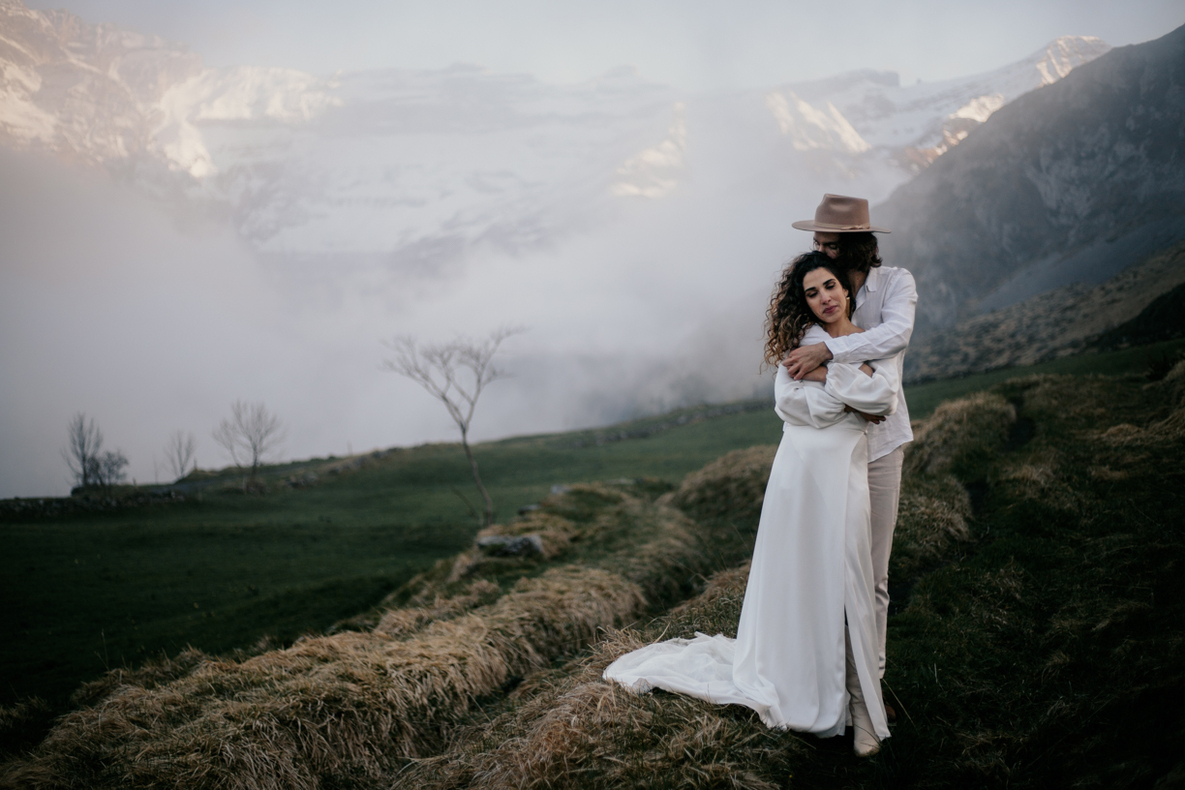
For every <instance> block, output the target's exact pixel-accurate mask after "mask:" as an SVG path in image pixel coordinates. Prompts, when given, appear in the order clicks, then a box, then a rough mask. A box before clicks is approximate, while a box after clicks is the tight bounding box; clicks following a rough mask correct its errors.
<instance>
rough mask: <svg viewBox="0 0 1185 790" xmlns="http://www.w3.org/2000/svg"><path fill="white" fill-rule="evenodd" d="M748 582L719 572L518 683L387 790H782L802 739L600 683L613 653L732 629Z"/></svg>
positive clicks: (734, 710) (741, 714)
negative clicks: (684, 597) (638, 623)
mask: <svg viewBox="0 0 1185 790" xmlns="http://www.w3.org/2000/svg"><path fill="white" fill-rule="evenodd" d="M747 576H748V568H747V566H746V567H742V568H737V569H732V570H729V571H725V572H722V573H720V574H717V575H716V576H714V577H712V579H711V580H710V581H709V583H708V586H707V588H706V589H705V590H704V592H703V593H701V594H700V595H699V596H697V597H695V598H693V599H691V600H689V601H686V602H684V603H683V604H681V605H680V606H679V607H677V608H676V609H674V610H672V612H671V613H670V614H668V615H667V616H665V617H663V618H660V619H659V620H656V621H654V622H652V623H651V624H649V625H648V626H647V627H646V628H645V629H644V630H643V631H632V630H627V631H615V632H611V633H609V634H608V635H607V637H606V638H605V639H604V640H603V641H602V642H600V643H599V644H598V645H597V646H596V648H595V650H594V651H593V652H592V653H591V655H589V656H588V657H586V658H585V659H583V660H581V661H579V662H575V663H573V664H571V665H569V666H567V667H565V668H563V669H562V670H559V671H556V672H552V673H544V674H543V675H542V676H540V677H538V678H536V679H534V680H533V681H529V682H528V683H526V684H524V686H523V688H522V689H520V690H518V691H517V692H516V693H515V695H514V696H515V698H516V700H515V701H516V703H517V704H516V706H515V707H513V708H512V709H511V710H509V711H508V712H506V713H504V714H503V715H501V716H499V717H498V718H496V719H495V720H493V721H492V722H488V723H481V724H476V725H473V726H471V727H469V728H468V729H466V730H462V731H461V732H459V733H458V734H457V737H456V738H455V739H454V743H453V748H452V749H450V750H449V751H448V752H446V753H445V754H443V755H440V756H439V757H436V758H432V759H429V760H423V761H417V762H416V763H415V764H414V765H411V766H409V767H408V768H407V769H406V770H405V771H403V772H401V773H400V774H399V775H398V776H397V777H396V779H395V782H394V784H393V788H417V790H446V788H461V787H465V788H488V789H489V790H494V789H495V788H507V789H509V788H542V787H579V788H613V787H642V788H645V787H688V788H693V787H694V788H700V787H729V788H750V789H751V790H767V789H768V788H775V787H782V786H784V782H785V777H786V776H787V775H788V774H789V769H790V765H791V763H792V762H793V760H794V759H795V758H801V757H802V756H803V755H804V754H805V753H807V752H808V751H809V750H810V749H811V748H812V747H810V746H809V745H808V741H807V740H805V739H803V738H802V737H800V736H798V735H795V734H793V733H784V732H777V731H773V730H769V729H768V728H766V727H765V726H764V725H762V724H761V722H760V720H759V719H757V717H756V716H755V715H753V714H752V713H751V712H750V711H748V710H746V709H744V708H739V707H736V706H729V707H723V706H718V705H711V704H709V703H705V702H701V701H699V700H695V699H691V698H689V697H684V696H681V695H673V694H664V693H655V694H646V695H636V694H632V693H630V692H628V691H626V690H624V689H622V688H621V687H619V686H617V685H615V684H611V683H608V682H606V681H604V680H602V679H601V673H602V672H603V671H604V669H605V667H606V666H608V664H609V663H611V662H612V661H613V660H614V659H616V658H617V657H618V656H620V655H622V654H624V653H627V652H629V651H631V650H635V649H637V648H638V647H641V646H642V645H644V644H647V643H649V642H651V641H654V640H655V639H657V638H660V637H662V638H669V637H672V636H691V635H692V634H693V632H694V630H696V629H697V628H699V629H702V630H709V631H717V630H728V629H729V628H730V627H731V628H733V629H735V624H736V617H737V615H738V613H739V611H740V604H741V600H742V598H743V596H744V588H745V582H746V579H747ZM713 625H717V626H723V628H717V629H714V628H712V626H713Z"/></svg>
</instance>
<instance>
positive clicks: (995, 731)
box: [0, 363, 1185, 790]
mask: <svg viewBox="0 0 1185 790" xmlns="http://www.w3.org/2000/svg"><path fill="white" fill-rule="evenodd" d="M1183 439H1185V363H1182V364H1179V365H1177V366H1176V367H1175V368H1174V369H1173V370H1172V372H1171V373H1170V374H1169V375H1168V376H1167V377H1166V378H1165V379H1163V380H1161V381H1155V382H1149V381H1148V378H1147V377H1146V376H1143V375H1127V376H1120V377H1096V376H1065V375H1063V376H1049V375H1044V376H1032V375H1030V376H1025V377H1021V378H1017V379H1013V380H1011V381H1009V382H1006V383H1004V384H1002V385H998V386H996V387H995V388H993V389H991V390H989V391H984V392H979V393H977V394H974V395H971V396H969V397H966V398H963V399H961V400H958V401H953V402H948V403H946V404H944V405H942V406H941V407H940V408H938V409H936V410H935V412H934V413H933V414H932V415H931V416H930V417H929V418H927V420H926V421H924V422H923V423H921V424H919V425H918V428H917V440H916V442H915V443H914V444H913V445H912V446H911V448H910V450H909V452H908V455H907V470H906V483H905V487H904V490H903V500H902V508H901V523H900V526H899V530H898V534H897V536H896V540H895V550H894V558H893V566H892V569H891V573H892V576H893V578H894V581H895V585H896V587H895V592H894V594H895V606H894V612H893V614H892V617H891V621H890V631H891V637H890V656H889V661H890V669H889V673H888V675H887V676H886V685H887V687H888V688H889V690H890V691H889V694H890V699H891V700H892V701H895V702H896V704H897V706H898V709H899V711H900V715H901V723H900V724H898V725H897V726H896V728H895V730H894V733H893V737H892V738H891V739H890V741H889V742H888V743H887V745H886V748H885V750H884V751H883V752H882V754H881V755H879V756H878V757H876V758H874V759H872V760H866V761H857V760H855V759H854V758H853V757H852V755H851V753H850V745H846V744H845V743H844V740H843V739H831V740H827V741H821V740H818V739H815V738H813V737H810V736H801V735H798V734H794V733H779V732H773V731H770V730H767V729H766V728H765V727H764V726H763V725H761V724H760V722H759V721H758V720H757V718H756V717H755V716H754V715H753V714H752V713H751V712H749V711H747V710H746V709H742V708H737V707H719V706H713V705H708V704H705V703H702V702H699V701H696V700H691V699H688V698H684V697H681V696H677V695H670V694H662V693H655V694H650V695H644V696H640V697H638V696H633V695H631V694H629V693H626V692H624V691H622V690H621V689H619V688H617V687H615V686H612V685H610V684H607V683H605V682H603V681H601V680H600V672H601V670H602V669H603V667H604V666H605V665H606V664H607V663H608V662H609V661H611V660H612V659H613V658H615V657H616V656H617V655H620V654H621V653H622V652H625V651H627V650H630V649H633V648H634V647H637V646H638V645H641V644H645V643H647V642H650V641H653V640H655V639H659V638H670V637H672V636H690V635H691V634H692V633H693V632H694V631H696V630H700V631H707V632H717V631H719V632H723V633H734V632H735V627H736V619H737V615H738V613H739V606H740V601H741V597H742V595H743V590H744V582H745V573H744V568H743V565H742V566H739V567H738V565H737V563H738V562H740V561H741V558H742V557H743V556H744V555H745V554H746V553H747V552H748V549H749V547H750V546H751V540H752V536H753V527H754V525H755V522H756V516H757V513H758V511H759V508H760V499H761V492H762V488H763V483H764V478H765V476H766V475H767V474H768V465H769V462H770V459H771V457H772V448H770V447H768V446H767V447H757V448H753V449H750V450H743V451H735V452H732V453H729V454H727V455H725V456H723V457H721V458H719V459H718V460H716V461H714V462H712V463H710V464H708V465H707V466H705V467H704V468H703V469H701V470H699V471H697V472H695V473H694V474H690V475H688V476H687V477H686V478H685V479H684V481H683V482H682V484H681V485H680V486H679V487H678V488H677V489H674V490H668V489H670V486H669V485H667V484H663V483H661V482H659V481H649V482H641V483H639V482H632V483H615V484H610V485H605V484H591V485H581V486H575V487H573V488H572V489H571V490H569V491H567V492H565V493H560V494H555V495H551V496H549V497H546V498H544V499H543V501H542V502H541V507H539V508H538V509H536V510H534V511H531V512H529V513H528V514H527V515H526V516H525V517H523V518H520V519H516V520H513V521H510V522H508V523H506V524H503V525H500V526H498V527H495V528H493V529H491V530H490V534H491V535H504V536H507V537H512V536H519V535H534V536H536V537H537V539H538V545H539V546H540V547H541V553H536V554H532V555H530V556H496V555H493V554H489V553H486V552H483V551H480V550H478V549H476V548H469V549H467V550H466V551H463V552H461V553H459V554H456V555H454V556H452V557H450V558H448V559H445V560H442V561H440V562H438V563H437V564H436V565H435V566H434V567H433V568H431V569H429V570H427V571H426V572H424V573H422V574H419V575H417V576H416V577H414V578H412V579H411V580H409V581H408V582H407V583H405V584H403V585H401V586H400V588H399V589H397V590H395V591H394V592H393V593H392V594H390V595H389V596H387V598H386V599H385V600H384V601H383V602H382V603H381V604H380V605H379V606H377V607H375V608H373V609H372V610H371V611H370V612H368V613H366V614H363V615H361V616H359V617H357V618H355V619H354V620H353V622H351V623H350V624H349V625H350V629H349V630H345V631H342V632H341V633H337V634H332V635H328V636H314V637H309V638H305V639H301V640H298V641H297V642H296V643H295V644H294V645H292V646H291V647H289V648H286V649H283V650H272V651H267V652H264V653H262V654H261V655H258V656H256V657H253V658H246V659H243V660H232V661H227V660H222V661H219V660H213V659H210V658H209V657H207V656H203V655H202V654H200V653H197V652H190V653H186V654H182V655H181V656H178V657H176V658H175V659H172V660H169V661H164V662H161V663H158V664H155V665H152V666H149V667H146V668H144V669H142V670H139V671H133V672H114V673H111V674H109V675H107V676H106V677H105V678H104V679H103V680H101V681H99V682H97V683H93V684H90V685H88V686H86V687H84V688H83V689H82V692H81V693H80V695H79V696H78V697H77V700H78V702H79V703H80V704H81V707H79V708H78V709H77V710H76V711H75V712H73V713H71V714H70V715H69V716H67V717H66V718H64V719H62V720H61V721H59V722H58V723H57V725H56V726H55V728H54V729H53V731H52V733H51V734H50V737H49V738H48V739H46V740H45V742H44V743H43V744H41V745H40V746H39V747H37V748H36V749H34V750H33V751H31V752H26V753H25V754H24V755H23V756H21V757H18V758H17V759H15V760H13V761H11V762H9V763H8V764H7V765H6V766H5V767H4V769H3V772H2V776H3V780H2V782H0V785H3V786H8V787H67V786H89V787H121V788H122V787H150V786H161V785H165V786H177V785H185V786H192V787H210V788H230V787H242V788H258V787H314V786H322V787H375V788H378V787H384V788H388V787H396V788H401V787H408V788H416V790H425V789H426V788H468V787H515V788H519V787H544V786H552V787H554V786H565V787H590V788H592V787H597V788H600V787H622V786H631V787H633V786H637V787H714V786H730V787H750V788H770V787H785V786H787V785H789V786H803V787H861V786H863V787H893V786H901V787H904V786H910V787H914V786H923V787H926V786H930V787H949V786H952V785H963V786H969V787H1005V786H1007V787H1032V788H1045V787H1069V786H1075V787H1108V788H1110V787H1152V786H1153V785H1154V784H1156V783H1157V782H1158V781H1159V780H1161V779H1165V778H1169V777H1177V776H1179V775H1180V774H1181V773H1182V772H1185V764H1181V765H1179V764H1178V761H1179V757H1178V750H1177V749H1176V748H1175V747H1176V744H1177V743H1179V740H1180V737H1181V736H1182V734H1185V714H1182V713H1181V711H1182V710H1183V708H1182V706H1181V704H1180V703H1181V701H1182V699H1183V698H1185V675H1183V674H1182V673H1181V671H1180V665H1179V660H1178V658H1179V655H1180V649H1181V645H1182V642H1183V641H1185V596H1183V595H1182V593H1185V589H1183V588H1182V581H1181V579H1182V577H1181V574H1180V573H1179V568H1180V565H1181V563H1182V561H1185V535H1183V534H1182V531H1181V525H1182V524H1183V523H1185V520H1183V517H1185V508H1183V506H1182V505H1181V503H1180V499H1179V498H1178V497H1176V496H1175V492H1176V491H1177V490H1178V489H1179V488H1180V487H1181V485H1182V484H1183V483H1185V479H1183V477H1185V441H1182V440H1183ZM705 577H709V580H708V581H707V583H706V584H705V583H704V578H705ZM689 595H690V596H691V597H690V598H688V596H689ZM680 600H683V603H678V602H679V601H680ZM656 615H657V617H656ZM34 713H35V712H34ZM22 717H24V720H28V719H29V718H31V716H30V712H29V711H28V710H23V711H22V710H14V709H11V708H10V709H7V710H6V711H5V721H6V723H9V724H10V726H11V725H15V724H17V723H19V722H20V721H21V720H22ZM1165 786H1168V785H1165Z"/></svg>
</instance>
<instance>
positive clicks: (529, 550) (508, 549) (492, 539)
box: [477, 535, 543, 557]
mask: <svg viewBox="0 0 1185 790" xmlns="http://www.w3.org/2000/svg"><path fill="white" fill-rule="evenodd" d="M477 547H478V548H479V549H481V550H482V551H484V552H485V553H486V554H488V555H490V556H491V557H528V556H530V555H532V554H542V553H543V539H542V538H540V537H539V536H538V535H487V536H485V537H481V538H478V539H477Z"/></svg>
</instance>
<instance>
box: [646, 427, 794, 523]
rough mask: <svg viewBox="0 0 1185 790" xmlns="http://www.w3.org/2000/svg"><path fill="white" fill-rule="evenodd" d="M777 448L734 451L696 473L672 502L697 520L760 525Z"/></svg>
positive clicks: (672, 493) (671, 499)
mask: <svg viewBox="0 0 1185 790" xmlns="http://www.w3.org/2000/svg"><path fill="white" fill-rule="evenodd" d="M777 451H778V448H777V445H762V446H759V447H750V448H748V449H745V450H734V451H732V452H731V453H728V454H726V455H722V456H721V457H720V458H717V459H716V460H715V461H712V462H711V463H710V464H708V465H707V466H705V467H704V468H703V469H700V470H699V471H697V472H692V473H691V474H689V475H687V477H685V478H684V479H683V483H682V484H681V485H680V486H679V488H678V490H676V491H673V492H671V493H670V494H668V495H666V497H667V498H668V501H670V502H671V504H673V505H675V506H676V507H678V508H681V509H682V510H685V511H686V512H688V513H690V514H691V515H692V516H693V517H695V518H720V517H722V516H727V517H728V518H731V519H739V520H745V519H749V520H752V521H753V522H754V523H756V519H757V517H758V516H759V515H760V514H761V503H762V502H763V501H764V500H765V484H766V483H767V482H769V470H770V467H771V466H772V465H773V462H774V455H775V454H776V453H777Z"/></svg>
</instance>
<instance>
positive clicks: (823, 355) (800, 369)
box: [782, 343, 885, 425]
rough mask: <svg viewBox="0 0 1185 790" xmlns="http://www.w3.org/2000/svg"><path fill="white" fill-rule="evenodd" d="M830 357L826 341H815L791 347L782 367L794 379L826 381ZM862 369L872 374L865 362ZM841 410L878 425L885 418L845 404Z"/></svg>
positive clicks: (823, 382) (822, 382)
mask: <svg viewBox="0 0 1185 790" xmlns="http://www.w3.org/2000/svg"><path fill="white" fill-rule="evenodd" d="M830 359H831V350H830V349H829V348H827V344H826V343H815V344H814V345H810V346H799V347H798V348H795V349H792V350H791V351H790V353H789V354H787V355H786V358H785V359H783V360H782V367H784V368H786V372H787V373H789V374H790V378H792V379H795V380H796V381H817V382H818V383H820V384H826V383H827V362H828V360H830ZM860 367H861V368H862V369H863V368H867V370H865V371H864V372H865V373H867V374H868V375H872V368H870V367H869V366H868V365H867V364H864V365H861V366H860ZM843 410H844V411H846V412H851V413H852V414H858V415H860V416H861V417H863V418H864V419H865V420H867V421H868V422H870V423H872V424H873V425H879V424H880V423H882V422H884V421H885V418H884V417H882V416H880V415H876V414H865V413H864V412H862V411H858V410H856V409H853V408H852V407H851V406H847V405H845V406H844V407H843Z"/></svg>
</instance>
